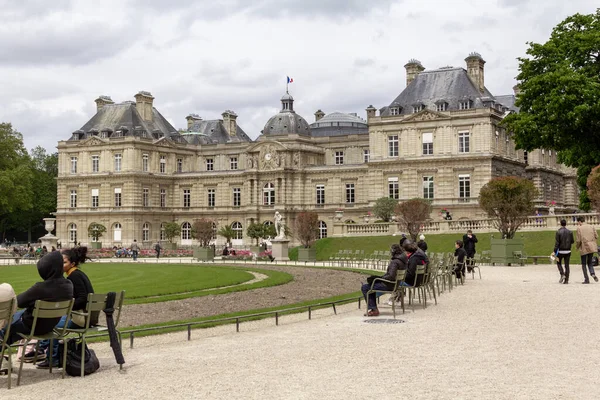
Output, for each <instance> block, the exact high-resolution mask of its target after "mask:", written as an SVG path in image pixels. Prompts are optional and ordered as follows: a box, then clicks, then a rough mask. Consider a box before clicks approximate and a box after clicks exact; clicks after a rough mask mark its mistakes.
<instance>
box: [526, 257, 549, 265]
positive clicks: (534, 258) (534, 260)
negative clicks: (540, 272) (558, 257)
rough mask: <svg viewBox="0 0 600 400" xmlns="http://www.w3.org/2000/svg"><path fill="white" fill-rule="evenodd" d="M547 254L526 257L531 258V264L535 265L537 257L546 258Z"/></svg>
mask: <svg viewBox="0 0 600 400" xmlns="http://www.w3.org/2000/svg"><path fill="white" fill-rule="evenodd" d="M548 257H549V256H527V258H528V259H529V258H531V259H532V260H533V264H534V265H537V263H538V258H548Z"/></svg>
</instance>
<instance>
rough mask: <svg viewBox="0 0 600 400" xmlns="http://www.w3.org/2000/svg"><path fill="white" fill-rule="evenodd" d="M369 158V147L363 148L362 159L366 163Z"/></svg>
mask: <svg viewBox="0 0 600 400" xmlns="http://www.w3.org/2000/svg"><path fill="white" fill-rule="evenodd" d="M370 159H371V152H370V151H369V149H364V150H363V161H364V162H366V163H368V162H369V160H370Z"/></svg>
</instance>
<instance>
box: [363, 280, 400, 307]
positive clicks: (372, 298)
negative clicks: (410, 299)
mask: <svg viewBox="0 0 600 400" xmlns="http://www.w3.org/2000/svg"><path fill="white" fill-rule="evenodd" d="M401 285H402V286H408V284H406V283H405V282H402V284H401ZM373 289H374V290H391V288H390V287H389V286H388V285H386V284H385V283H383V282H375V284H374V285H373ZM361 290H362V293H363V296H364V297H365V301H366V302H367V310H376V309H377V301H376V300H377V296H376V293H371V294H369V298H368V299H367V292H368V291H369V290H371V284H370V283H364V284H363V285H362V287H361ZM377 294H378V295H379V294H380V293H377Z"/></svg>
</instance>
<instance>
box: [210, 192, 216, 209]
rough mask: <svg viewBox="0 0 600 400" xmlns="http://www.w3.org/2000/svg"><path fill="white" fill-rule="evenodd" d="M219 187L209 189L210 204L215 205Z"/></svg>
mask: <svg viewBox="0 0 600 400" xmlns="http://www.w3.org/2000/svg"><path fill="white" fill-rule="evenodd" d="M216 195H217V189H208V206H209V207H214V206H215V198H216V197H217V196H216Z"/></svg>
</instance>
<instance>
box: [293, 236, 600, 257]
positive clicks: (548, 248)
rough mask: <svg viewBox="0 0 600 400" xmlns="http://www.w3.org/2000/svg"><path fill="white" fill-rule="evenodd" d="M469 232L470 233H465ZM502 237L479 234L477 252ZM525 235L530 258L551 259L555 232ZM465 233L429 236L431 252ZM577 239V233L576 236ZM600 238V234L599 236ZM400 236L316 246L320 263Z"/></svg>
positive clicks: (384, 245)
mask: <svg viewBox="0 0 600 400" xmlns="http://www.w3.org/2000/svg"><path fill="white" fill-rule="evenodd" d="M465 233H466V232H465ZM491 235H494V237H496V238H498V237H500V234H499V233H498V232H496V233H477V234H476V236H477V239H478V241H479V242H478V243H477V247H476V248H477V252H479V253H481V252H482V251H483V250H489V249H490V236H491ZM521 235H523V239H524V243H525V252H526V253H527V255H530V256H545V255H548V256H550V253H552V250H553V249H554V235H555V232H554V231H539V232H517V235H516V238H520V237H521ZM462 236H463V233H461V234H454V233H445V234H436V235H433V234H427V235H425V241H426V242H427V246H428V252H436V253H437V252H449V251H454V242H455V241H456V240H462ZM574 236H575V234H574ZM599 236H600V235H599ZM399 240H400V236H363V237H344V238H325V239H321V240H317V241H316V242H315V244H314V246H315V248H316V250H317V260H320V261H326V260H329V257H332V256H335V255H336V254H337V253H338V251H339V250H352V251H355V250H364V251H365V254H373V252H374V251H375V250H389V248H390V246H391V245H392V244H393V243H398V242H399ZM297 255H298V250H297V248H294V249H290V258H291V259H293V260H295V259H297ZM571 259H572V260H573V259H574V260H578V259H579V252H578V251H577V249H575V246H574V245H573V253H572V256H571Z"/></svg>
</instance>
